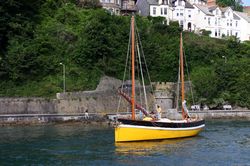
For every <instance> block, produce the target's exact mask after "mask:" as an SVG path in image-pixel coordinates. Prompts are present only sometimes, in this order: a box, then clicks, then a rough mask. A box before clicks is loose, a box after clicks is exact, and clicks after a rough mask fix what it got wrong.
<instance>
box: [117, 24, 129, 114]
mask: <svg viewBox="0 0 250 166" xmlns="http://www.w3.org/2000/svg"><path fill="white" fill-rule="evenodd" d="M129 34H131V26H130V32H129ZM130 43H131V35H129V41H128V49H127V57H126V64H125V71H124V73H123V80H122V85H123V84H124V82H125V77H126V71H127V66H128V62H129V57H130V56H129V54H130ZM122 90H123V86H122ZM120 106H121V96H120V97H119V102H118V106H117V110H116V114H118V111H119V110H120Z"/></svg>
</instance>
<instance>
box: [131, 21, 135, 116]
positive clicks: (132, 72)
mask: <svg viewBox="0 0 250 166" xmlns="http://www.w3.org/2000/svg"><path fill="white" fill-rule="evenodd" d="M134 27H135V26H134V16H132V18H131V37H132V38H131V65H132V70H131V77H132V78H131V79H132V92H131V111H132V120H135V28H134Z"/></svg>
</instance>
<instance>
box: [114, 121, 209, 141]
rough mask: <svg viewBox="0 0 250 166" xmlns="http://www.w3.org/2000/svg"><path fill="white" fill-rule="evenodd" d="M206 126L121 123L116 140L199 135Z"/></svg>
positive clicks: (116, 132)
mask: <svg viewBox="0 0 250 166" xmlns="http://www.w3.org/2000/svg"><path fill="white" fill-rule="evenodd" d="M204 127H205V124H200V125H198V126H192V127H185V128H182V127H180V128H169V127H152V126H140V125H129V124H119V125H118V126H116V128H115V142H128V141H144V140H159V139H171V138H183V137H191V136H195V135H197V134H198V133H199V132H200V131H201V130H202V129H203V128H204Z"/></svg>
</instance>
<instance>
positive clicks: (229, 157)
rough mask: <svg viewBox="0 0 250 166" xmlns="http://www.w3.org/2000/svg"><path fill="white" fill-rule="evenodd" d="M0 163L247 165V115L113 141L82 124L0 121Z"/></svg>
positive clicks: (102, 130) (104, 129)
mask: <svg viewBox="0 0 250 166" xmlns="http://www.w3.org/2000/svg"><path fill="white" fill-rule="evenodd" d="M0 165H124V166H125V165H143V166H151V165H171V166H172V165H185V166H189V165H190V166H193V165H205V166H206V165H209V166H210V165H223V166H224V165H237V166H241V165H249V166H250V121H232V120H226V121H221V120H214V121H208V122H206V128H205V130H204V131H203V132H201V133H200V134H199V136H196V137H191V138H185V139H172V140H163V141H151V142H134V143H114V131H113V128H111V127H108V126H101V125H98V126H91V125H86V124H80V123H78V124H57V125H42V126H22V127H18V126H15V127H1V128H0Z"/></svg>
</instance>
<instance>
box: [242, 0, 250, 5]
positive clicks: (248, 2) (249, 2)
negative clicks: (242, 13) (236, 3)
mask: <svg viewBox="0 0 250 166" xmlns="http://www.w3.org/2000/svg"><path fill="white" fill-rule="evenodd" d="M242 1H243V6H250V0H242Z"/></svg>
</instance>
